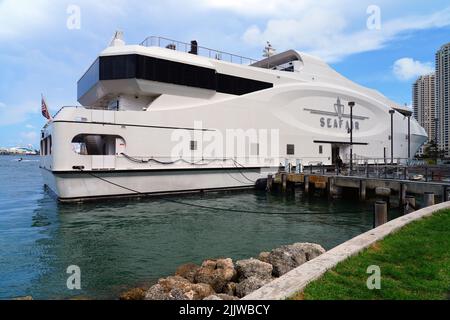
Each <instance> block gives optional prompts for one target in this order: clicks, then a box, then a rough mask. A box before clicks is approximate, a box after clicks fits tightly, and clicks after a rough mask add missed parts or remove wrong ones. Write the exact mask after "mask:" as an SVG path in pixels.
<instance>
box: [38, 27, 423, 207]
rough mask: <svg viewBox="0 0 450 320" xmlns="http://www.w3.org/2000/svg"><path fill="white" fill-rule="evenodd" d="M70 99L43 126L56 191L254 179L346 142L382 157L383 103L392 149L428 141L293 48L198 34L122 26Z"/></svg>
mask: <svg viewBox="0 0 450 320" xmlns="http://www.w3.org/2000/svg"><path fill="white" fill-rule="evenodd" d="M78 101H79V102H80V104H81V105H82V107H64V108H62V109H61V110H60V112H59V113H58V114H57V115H56V116H55V117H54V118H53V119H52V121H50V122H49V123H48V124H47V125H46V126H45V127H44V129H43V131H42V141H41V155H42V157H41V159H42V160H41V168H42V172H43V175H44V179H45V184H46V185H47V186H48V187H49V188H50V189H51V190H52V191H53V192H54V193H55V194H56V195H57V197H58V198H59V199H60V200H61V201H77V200H82V199H89V198H102V197H120V196H133V195H139V194H166V193H172V192H177V193H183V192H196V191H201V190H215V189H232V188H243V187H253V186H254V185H255V182H256V181H257V180H258V179H262V178H265V177H267V175H268V174H270V173H274V172H277V171H278V170H279V168H280V166H285V165H288V164H292V165H298V164H299V163H301V164H303V165H308V164H316V163H323V164H325V165H331V164H333V163H334V162H335V161H336V159H337V157H338V156H340V157H341V158H342V159H344V161H347V160H348V159H349V158H350V150H353V153H352V157H353V159H360V160H364V159H366V161H371V160H370V159H381V158H383V157H386V154H388V155H389V154H390V152H391V141H390V139H391V136H390V135H391V114H390V112H389V111H391V110H394V111H391V112H392V113H393V116H392V117H393V130H394V135H393V139H394V140H393V142H394V148H393V149H392V150H393V153H394V157H395V158H396V159H397V158H402V159H404V158H408V157H409V156H411V155H414V154H415V152H416V150H417V149H418V148H419V147H420V146H421V145H422V144H423V143H424V142H425V141H426V140H427V136H426V133H425V131H424V130H423V128H421V127H420V126H419V124H418V123H417V122H416V121H415V120H414V119H413V118H411V113H410V111H408V110H407V109H405V108H403V107H401V106H399V105H397V104H395V103H393V102H392V101H390V100H389V99H387V98H386V97H384V96H383V95H382V94H380V93H378V92H376V91H374V90H371V89H367V88H364V87H362V86H359V85H357V84H355V83H353V82H352V81H350V80H348V79H346V78H345V77H343V76H342V75H340V74H339V73H337V72H336V71H334V70H333V69H332V68H331V67H330V66H328V65H327V64H326V63H324V62H323V61H321V60H320V59H317V58H315V57H312V56H310V55H307V54H303V53H300V52H297V51H294V50H290V51H287V52H283V53H280V54H275V55H268V56H267V58H265V59H264V60H261V61H254V60H252V59H249V58H245V57H241V56H237V55H233V54H228V53H224V52H220V51H216V50H211V49H207V48H203V47H200V46H198V44H197V43H196V42H195V41H193V42H191V43H190V44H187V43H181V42H177V41H173V40H169V39H165V38H156V37H150V38H147V39H146V40H145V41H144V42H143V43H141V44H140V45H125V43H124V41H123V40H122V35H121V34H120V33H118V34H116V37H115V38H114V40H113V41H112V43H111V45H110V46H109V47H108V48H106V49H105V50H104V51H103V52H102V53H101V54H100V55H99V57H98V58H97V59H96V60H95V62H94V63H93V64H92V65H91V67H90V68H89V69H88V71H87V72H86V73H85V74H84V75H83V76H82V77H81V79H80V80H79V82H78ZM349 102H354V103H355V107H354V108H353V110H352V111H353V112H352V115H350V108H349V106H348V104H349ZM350 119H352V122H351V121H350ZM408 128H409V129H408ZM351 129H353V142H352V143H350V140H349V132H350V131H351ZM408 132H409V133H410V134H409V135H408ZM408 139H409V143H408Z"/></svg>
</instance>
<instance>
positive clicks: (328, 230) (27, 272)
mask: <svg viewBox="0 0 450 320" xmlns="http://www.w3.org/2000/svg"><path fill="white" fill-rule="evenodd" d="M0 181H1V185H0V250H1V251H0V299H7V298H11V297H17V296H25V295H32V296H33V297H34V298H35V299H60V298H64V299H65V298H70V297H74V296H84V297H89V298H95V299H105V298H117V296H118V295H119V293H120V292H121V291H123V290H126V289H127V288H130V287H134V286H139V285H145V284H150V283H152V282H154V281H156V280H157V279H158V278H160V277H163V276H167V275H170V274H172V273H174V271H175V269H176V267H177V266H179V265H180V264H183V263H188V262H195V263H201V262H202V261H203V260H204V259H206V258H213V257H231V258H233V259H234V260H236V259H243V258H249V257H252V256H254V257H255V256H257V255H258V254H259V252H261V251H269V250H271V249H273V248H276V247H278V246H280V245H285V244H292V243H295V242H314V243H319V244H321V245H322V246H324V247H325V248H326V249H330V248H333V247H334V246H336V245H338V244H340V243H342V242H344V241H346V240H348V239H350V238H352V237H354V236H356V235H358V234H360V233H362V232H365V231H367V230H369V229H370V228H371V226H372V223H373V222H372V210H371V205H370V203H358V202H351V201H344V200H339V201H334V202H328V201H327V200H326V199H324V198H319V197H305V196H303V194H302V193H301V192H300V191H298V192H296V193H295V194H294V195H290V196H287V197H286V196H280V195H268V194H266V193H265V192H253V191H250V192H238V193H228V194H224V193H221V194H217V193H215V194H207V195H204V196H199V195H196V196H183V197H176V198H170V200H171V201H166V200H164V199H153V200H149V199H147V200H140V201H138V200H124V201H108V202H101V203H87V204H75V205H67V204H66V205H62V204H58V203H57V202H55V200H54V199H53V198H52V197H51V196H50V195H48V194H47V192H45V190H44V187H43V185H42V179H41V176H40V172H39V162H38V158H36V157H29V158H26V161H23V162H18V161H17V157H14V156H2V157H0ZM173 200H174V201H177V202H182V203H174V202H173ZM187 204H197V205H202V206H208V207H213V208H222V209H232V210H216V209H201V208H197V207H193V206H189V205H187ZM70 265H77V266H79V267H80V268H81V282H82V290H81V291H70V290H68V289H67V286H66V280H67V277H68V276H69V275H68V274H66V270H67V267H68V266H70Z"/></svg>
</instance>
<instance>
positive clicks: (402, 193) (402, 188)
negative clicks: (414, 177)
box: [398, 183, 407, 207]
mask: <svg viewBox="0 0 450 320" xmlns="http://www.w3.org/2000/svg"><path fill="white" fill-rule="evenodd" d="M406 189H407V187H406V184H404V183H400V188H399V191H398V195H399V203H400V207H403V206H404V205H405V201H406Z"/></svg>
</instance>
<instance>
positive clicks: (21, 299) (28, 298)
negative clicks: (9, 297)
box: [13, 296, 33, 301]
mask: <svg viewBox="0 0 450 320" xmlns="http://www.w3.org/2000/svg"><path fill="white" fill-rule="evenodd" d="M13 300H16V301H31V300H33V297H32V296H26V297H17V298H14V299H13Z"/></svg>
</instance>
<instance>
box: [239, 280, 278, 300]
mask: <svg viewBox="0 0 450 320" xmlns="http://www.w3.org/2000/svg"><path fill="white" fill-rule="evenodd" d="M270 281H271V279H261V278H258V277H250V278H247V279H245V280H244V281H242V282H240V283H238V284H237V286H236V295H237V296H238V297H239V298H243V297H245V296H247V295H249V294H250V293H252V292H253V291H256V290H258V289H259V288H261V287H263V286H265V285H266V284H268V283H269V282H270Z"/></svg>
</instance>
